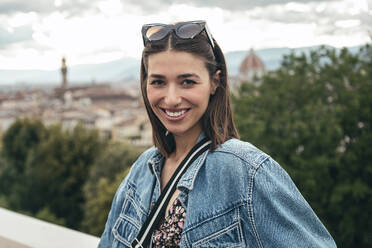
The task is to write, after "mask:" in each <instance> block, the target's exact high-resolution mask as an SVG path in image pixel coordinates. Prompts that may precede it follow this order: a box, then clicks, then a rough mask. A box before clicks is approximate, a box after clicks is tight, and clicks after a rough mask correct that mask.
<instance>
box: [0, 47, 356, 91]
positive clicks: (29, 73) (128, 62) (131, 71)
mask: <svg viewBox="0 0 372 248" xmlns="http://www.w3.org/2000/svg"><path fill="white" fill-rule="evenodd" d="M318 48H319V46H312V47H303V48H294V49H290V48H270V49H261V50H255V53H256V54H257V55H258V56H259V57H260V58H261V59H262V61H263V62H264V64H265V66H266V70H268V71H271V70H275V69H277V68H278V67H279V66H280V63H281V60H282V57H283V55H285V54H289V53H290V52H291V51H293V52H294V53H295V54H300V53H305V54H309V53H310V51H311V50H315V49H318ZM359 48H360V46H357V47H350V48H349V49H350V50H351V51H352V52H357V51H358V50H359ZM248 53H249V51H234V52H229V53H226V61H227V66H228V70H229V75H237V74H238V72H239V66H240V63H241V62H242V61H243V59H244V57H245V56H246V55H247V54H248ZM139 67H140V60H139V59H135V58H122V59H119V60H115V61H111V62H108V63H102V64H86V65H75V66H71V67H69V68H68V69H69V71H68V80H69V82H70V83H71V84H77V83H89V82H112V83H117V82H123V81H129V80H131V81H133V79H135V80H138V79H139ZM60 82H61V74H60V71H59V70H52V71H43V70H0V84H1V85H14V84H22V85H34V84H49V85H57V84H59V83H60Z"/></svg>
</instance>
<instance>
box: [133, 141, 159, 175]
mask: <svg viewBox="0 0 372 248" xmlns="http://www.w3.org/2000/svg"><path fill="white" fill-rule="evenodd" d="M161 158H162V155H161V153H160V152H159V150H158V149H157V148H156V147H154V146H152V147H150V148H148V149H147V150H145V151H144V152H142V153H141V155H139V157H138V158H137V160H136V161H135V162H134V164H133V165H132V167H131V173H130V174H131V175H136V174H138V173H140V174H142V173H143V172H144V171H147V170H150V169H149V167H150V164H151V163H153V162H154V161H156V160H160V159H161Z"/></svg>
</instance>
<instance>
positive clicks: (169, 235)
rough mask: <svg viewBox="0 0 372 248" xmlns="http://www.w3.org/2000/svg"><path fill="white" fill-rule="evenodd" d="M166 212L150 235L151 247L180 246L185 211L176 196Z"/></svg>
mask: <svg viewBox="0 0 372 248" xmlns="http://www.w3.org/2000/svg"><path fill="white" fill-rule="evenodd" d="M168 213H169V214H168V216H166V217H165V218H164V219H163V220H162V222H161V223H160V226H159V228H158V229H156V230H155V231H154V233H153V235H152V247H153V248H164V247H179V246H180V241H181V233H182V230H183V224H184V222H185V217H186V211H185V209H184V208H183V207H182V204H181V202H180V201H179V200H178V198H177V199H176V200H175V201H174V202H173V204H172V206H171V207H170V208H169V212H168Z"/></svg>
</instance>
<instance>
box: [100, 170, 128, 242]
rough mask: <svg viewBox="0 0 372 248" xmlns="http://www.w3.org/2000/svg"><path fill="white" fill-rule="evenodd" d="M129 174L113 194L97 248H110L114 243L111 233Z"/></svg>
mask: <svg viewBox="0 0 372 248" xmlns="http://www.w3.org/2000/svg"><path fill="white" fill-rule="evenodd" d="M129 174H130V173H128V175H127V176H126V178H125V179H124V180H123V181H122V183H121V184H120V186H119V188H118V190H117V191H116V193H115V196H114V199H113V200H112V204H111V209H110V212H109V215H108V217H107V221H106V225H105V230H104V231H103V233H102V236H101V240H100V242H99V244H98V248H108V247H112V244H113V242H114V235H113V232H112V228H113V227H114V225H115V222H116V220H117V219H118V217H119V215H120V211H121V208H122V205H123V201H124V198H125V194H126V193H125V189H126V184H127V180H128V177H129Z"/></svg>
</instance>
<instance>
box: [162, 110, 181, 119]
mask: <svg viewBox="0 0 372 248" xmlns="http://www.w3.org/2000/svg"><path fill="white" fill-rule="evenodd" d="M185 112H186V110H182V111H180V112H170V111H168V110H165V113H166V114H167V115H169V116H171V117H178V116H181V115H183V114H184V113H185Z"/></svg>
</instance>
